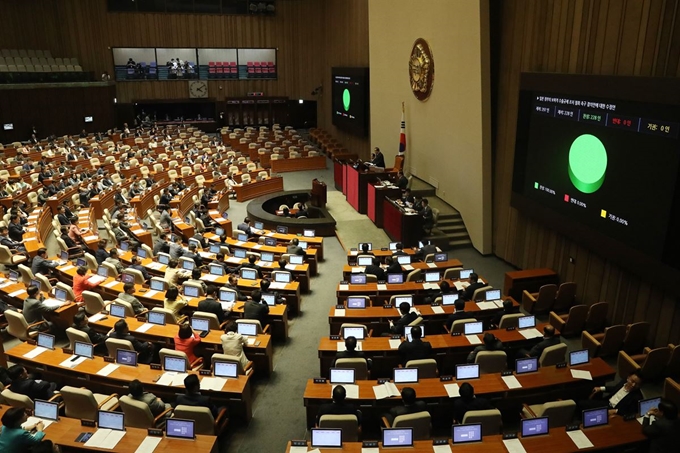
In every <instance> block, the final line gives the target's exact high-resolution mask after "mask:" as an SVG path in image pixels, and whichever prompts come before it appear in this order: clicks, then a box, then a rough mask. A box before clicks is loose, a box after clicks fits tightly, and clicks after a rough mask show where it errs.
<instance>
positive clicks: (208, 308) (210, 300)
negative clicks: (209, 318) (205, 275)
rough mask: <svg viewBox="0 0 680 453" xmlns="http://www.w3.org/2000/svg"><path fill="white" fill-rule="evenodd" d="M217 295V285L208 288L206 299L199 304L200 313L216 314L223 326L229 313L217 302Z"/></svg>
mask: <svg viewBox="0 0 680 453" xmlns="http://www.w3.org/2000/svg"><path fill="white" fill-rule="evenodd" d="M216 294H217V287H216V286H215V285H208V288H207V289H206V290H205V299H203V300H202V301H200V302H199V303H198V311H204V312H206V313H214V314H215V316H217V320H218V321H219V323H220V324H222V323H223V322H224V320H225V319H226V317H227V315H228V314H229V312H226V311H224V310H223V309H222V305H221V304H220V303H219V302H217V300H215V295H216Z"/></svg>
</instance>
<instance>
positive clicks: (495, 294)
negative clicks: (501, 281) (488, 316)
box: [484, 289, 501, 300]
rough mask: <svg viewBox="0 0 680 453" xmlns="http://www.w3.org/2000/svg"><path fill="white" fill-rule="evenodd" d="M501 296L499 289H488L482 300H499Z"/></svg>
mask: <svg viewBox="0 0 680 453" xmlns="http://www.w3.org/2000/svg"><path fill="white" fill-rule="evenodd" d="M500 298H501V290H500V289H489V290H487V291H486V293H485V294H484V300H499V299H500Z"/></svg>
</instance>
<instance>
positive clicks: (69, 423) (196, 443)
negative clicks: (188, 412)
mask: <svg viewBox="0 0 680 453" xmlns="http://www.w3.org/2000/svg"><path fill="white" fill-rule="evenodd" d="M10 407H11V406H7V405H3V406H0V416H2V415H4V414H5V411H7V409H9V408H10ZM96 430H97V428H93V427H87V426H82V425H81V424H80V420H79V419H75V418H67V417H59V421H56V422H52V424H51V425H50V426H48V427H47V428H45V431H44V432H45V439H49V440H51V441H52V442H53V443H55V444H56V445H59V446H60V447H61V448H62V451H65V452H69V451H82V450H83V444H82V443H80V442H76V437H78V436H79V435H80V433H94V432H95V431H96ZM146 437H147V431H146V429H141V428H130V427H126V428H125V436H124V437H123V438H122V439H121V440H120V442H118V444H117V445H116V448H115V449H114V450H99V449H97V451H125V452H134V451H136V450H137V448H138V447H139V445H140V444H141V443H142V441H144V439H146ZM187 442H189V443H187ZM187 447H188V448H191V450H192V451H193V452H196V453H209V452H214V453H216V452H217V448H218V445H217V437H216V436H205V435H202V434H198V435H196V439H195V440H193V441H190V440H184V439H171V438H169V437H163V440H161V442H160V443H159V444H158V446H157V447H156V449H157V450H156V451H159V452H161V451H162V452H164V453H183V452H184V451H186V449H187Z"/></svg>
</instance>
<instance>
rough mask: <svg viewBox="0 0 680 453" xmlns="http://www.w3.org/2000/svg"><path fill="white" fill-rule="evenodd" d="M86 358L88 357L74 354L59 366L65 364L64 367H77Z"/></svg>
mask: <svg viewBox="0 0 680 453" xmlns="http://www.w3.org/2000/svg"><path fill="white" fill-rule="evenodd" d="M86 360H87V357H78V356H77V355H74V356H71V357H69V358H68V359H66V360H64V361H63V362H61V363H60V364H59V366H63V367H64V368H75V367H77V366H78V365H80V364H81V363H83V362H84V361H86Z"/></svg>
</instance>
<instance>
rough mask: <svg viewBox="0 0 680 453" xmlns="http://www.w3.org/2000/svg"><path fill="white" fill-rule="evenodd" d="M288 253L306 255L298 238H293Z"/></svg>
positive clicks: (287, 248) (287, 249)
mask: <svg viewBox="0 0 680 453" xmlns="http://www.w3.org/2000/svg"><path fill="white" fill-rule="evenodd" d="M286 253H289V254H291V255H304V254H305V250H304V249H303V248H302V247H300V240H299V239H298V238H293V239H292V240H291V241H290V243H289V244H288V246H287V247H286Z"/></svg>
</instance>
